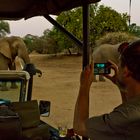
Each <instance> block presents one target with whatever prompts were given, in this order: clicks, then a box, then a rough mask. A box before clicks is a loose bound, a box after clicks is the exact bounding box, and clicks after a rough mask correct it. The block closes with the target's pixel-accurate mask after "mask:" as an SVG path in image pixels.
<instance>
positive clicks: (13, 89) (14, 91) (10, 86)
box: [0, 81, 23, 101]
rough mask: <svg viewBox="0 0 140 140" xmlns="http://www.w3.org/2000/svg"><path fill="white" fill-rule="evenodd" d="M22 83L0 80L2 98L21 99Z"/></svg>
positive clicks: (0, 97)
mask: <svg viewBox="0 0 140 140" xmlns="http://www.w3.org/2000/svg"><path fill="white" fill-rule="evenodd" d="M21 83H22V82H21V81H0V99H6V100H10V101H19V100H20V99H21V98H23V97H21V94H20V93H21V92H20V91H21V90H22V88H21ZM22 96H23V95H22Z"/></svg>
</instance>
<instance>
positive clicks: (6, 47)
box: [0, 39, 12, 59]
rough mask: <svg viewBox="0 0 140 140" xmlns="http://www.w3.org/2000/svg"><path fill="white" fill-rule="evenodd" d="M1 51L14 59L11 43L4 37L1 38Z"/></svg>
mask: <svg viewBox="0 0 140 140" xmlns="http://www.w3.org/2000/svg"><path fill="white" fill-rule="evenodd" d="M0 53H1V54H3V55H4V56H5V57H7V58H9V59H12V55H11V50H10V47H9V43H8V42H7V41H6V40H4V39H2V40H0Z"/></svg>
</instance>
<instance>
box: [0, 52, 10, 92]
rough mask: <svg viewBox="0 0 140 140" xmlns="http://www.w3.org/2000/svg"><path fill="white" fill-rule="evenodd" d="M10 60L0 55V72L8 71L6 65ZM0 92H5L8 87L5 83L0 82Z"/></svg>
mask: <svg viewBox="0 0 140 140" xmlns="http://www.w3.org/2000/svg"><path fill="white" fill-rule="evenodd" d="M9 62H10V60H9V59H8V58H6V57H4V55H2V54H1V53H0V70H8V64H9ZM0 85H1V86H0V90H1V91H7V90H8V87H7V85H6V82H1V84H0Z"/></svg>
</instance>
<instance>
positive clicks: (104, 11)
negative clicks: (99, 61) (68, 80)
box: [47, 4, 128, 50]
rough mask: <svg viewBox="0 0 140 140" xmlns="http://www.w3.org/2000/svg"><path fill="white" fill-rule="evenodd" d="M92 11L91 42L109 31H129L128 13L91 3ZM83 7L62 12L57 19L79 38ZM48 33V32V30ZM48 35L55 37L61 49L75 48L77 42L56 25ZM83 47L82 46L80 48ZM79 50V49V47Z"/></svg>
mask: <svg viewBox="0 0 140 140" xmlns="http://www.w3.org/2000/svg"><path fill="white" fill-rule="evenodd" d="M89 8H90V9H89V11H90V21H89V22H90V44H91V46H92V45H93V44H95V40H97V39H99V38H100V37H101V36H103V35H105V34H106V33H109V32H118V31H120V32H127V31H128V25H127V22H128V15H127V14H126V13H124V14H120V13H118V12H116V11H115V10H113V9H111V8H110V7H106V6H104V5H100V6H99V5H98V4H91V5H90V7H89ZM82 20H83V19H82V9H81V8H75V9H72V10H70V11H65V12H63V13H61V14H60V15H59V16H58V17H57V19H56V21H57V22H58V23H60V24H61V25H62V26H63V27H64V28H65V29H67V30H68V31H69V32H71V33H72V34H73V35H75V36H76V37H77V38H78V39H79V40H83V37H82V28H83V27H82V26H83V25H82ZM47 33H48V32H47ZM47 36H49V37H51V38H53V40H54V41H55V42H56V43H55V44H56V46H57V47H59V48H60V50H63V49H68V50H70V49H71V48H75V46H76V45H75V44H74V43H73V41H71V40H70V39H69V38H67V36H65V35H64V33H61V31H59V30H58V29H56V28H55V27H54V28H53V29H52V31H50V32H49V33H48V34H47ZM80 49H81V48H80ZM77 50H79V49H77Z"/></svg>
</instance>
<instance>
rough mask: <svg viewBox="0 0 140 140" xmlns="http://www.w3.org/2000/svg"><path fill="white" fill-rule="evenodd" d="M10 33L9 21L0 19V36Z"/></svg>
mask: <svg viewBox="0 0 140 140" xmlns="http://www.w3.org/2000/svg"><path fill="white" fill-rule="evenodd" d="M9 33H10V26H9V23H8V22H6V21H3V20H1V21H0V37H4V36H6V35H7V34H9Z"/></svg>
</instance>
